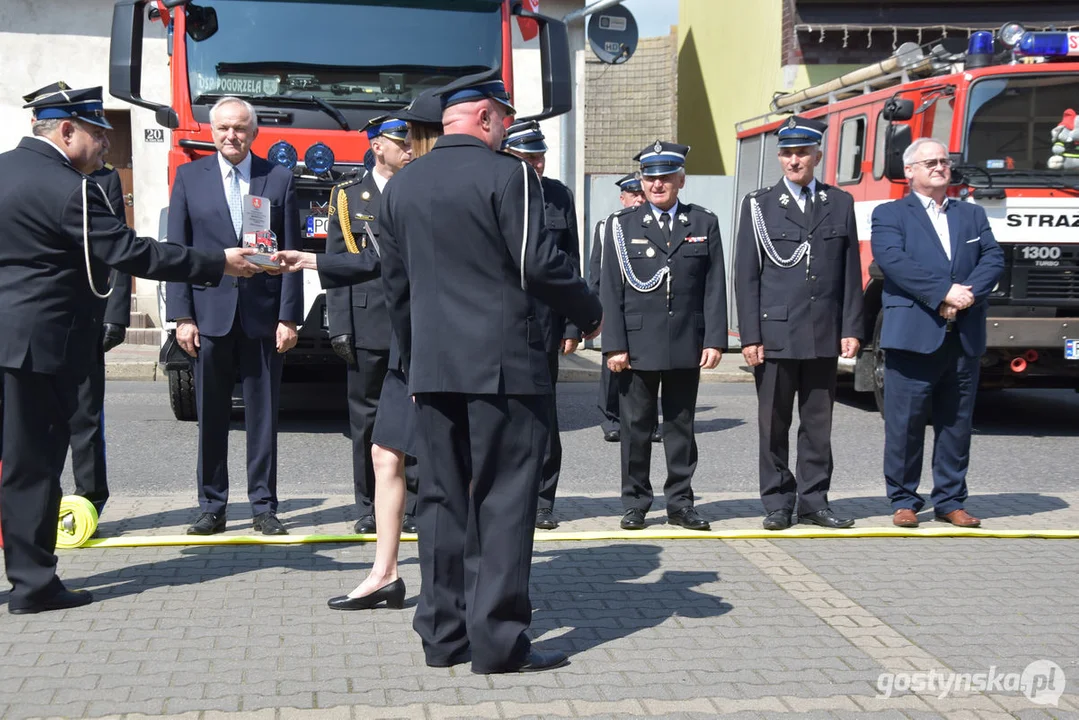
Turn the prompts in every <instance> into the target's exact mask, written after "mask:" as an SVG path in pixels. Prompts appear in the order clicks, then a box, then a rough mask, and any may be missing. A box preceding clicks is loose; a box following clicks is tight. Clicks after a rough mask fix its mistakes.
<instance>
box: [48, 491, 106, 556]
mask: <svg viewBox="0 0 1079 720" xmlns="http://www.w3.org/2000/svg"><path fill="white" fill-rule="evenodd" d="M96 531H97V508H95V507H94V505H93V503H91V502H90V501H89V500H87V499H86V498H84V497H79V496H78V495H65V496H64V497H63V498H61V500H60V518H59V520H58V521H57V523H56V547H58V548H64V549H70V548H77V547H82V546H84V545H86V543H87V541H89V540H90V538H91V537H93V535H94V533H95V532H96Z"/></svg>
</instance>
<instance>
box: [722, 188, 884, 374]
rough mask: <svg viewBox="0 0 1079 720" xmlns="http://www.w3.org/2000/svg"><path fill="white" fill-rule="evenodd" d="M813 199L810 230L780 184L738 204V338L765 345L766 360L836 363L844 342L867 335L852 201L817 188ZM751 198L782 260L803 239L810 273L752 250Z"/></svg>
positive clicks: (802, 265) (801, 266) (840, 193)
mask: <svg viewBox="0 0 1079 720" xmlns="http://www.w3.org/2000/svg"><path fill="white" fill-rule="evenodd" d="M816 193H817V194H816V197H815V199H814V203H815V205H816V210H815V211H814V218H813V222H812V223H811V224H810V223H807V222H806V217H805V214H804V213H803V212H802V210H800V209H799V208H798V202H797V201H796V199H795V198H794V197H793V196H791V194H790V191H789V190H788V189H787V184H786V183H785V182H783V180H780V181H779V183H778V184H777V185H775V186H774V187H771V188H764V189H761V190H756V191H754V192H752V193H750V194H748V195H747V196H746V197H745V198H743V199H742V213H741V217H740V220H739V222H738V238H737V241H736V243H735V259H734V270H735V272H734V289H735V298H736V301H737V304H738V332H739V335H740V336H741V340H742V345H743V346H745V345H755V344H757V343H761V344H763V345H764V357H765V358H766V359H780V360H783V359H786V360H809V359H812V358H824V357H838V356H839V353H840V342H839V341H840V340H841V339H842V338H858V339H859V340H862V339H864V337H865V328H864V320H863V316H862V266H861V260H860V258H859V254H858V253H859V251H858V224H857V220H856V219H855V215H854V198H853V197H851V196H850V194H849V193H846V192H843V191H842V190H840V189H838V188H834V187H832V186H831V185H825V184H824V183H822V182H817V185H816ZM784 197H786V201H785V202H783V201H782V198H784ZM752 198H755V199H756V200H757V203H758V204H759V205H760V208H761V214H762V216H763V217H764V224H765V226H766V227H767V228H768V236H769V237H770V238H771V240H772V244H773V245H774V246H775V249H776V252H777V254H778V255H779V256H780V257H781V258H784V259H786V258H789V257H790V256H791V255H793V254H794V252H795V250H796V249H797V248H798V246H799V245H801V244H802V242H803V241H805V240H808V241H809V256H810V260H809V272H808V274H807V272H806V260H805V259H804V258H803V259H802V261H801V262H800V263H798V264H797V265H795V266H794V267H792V268H781V267H779V266H778V265H776V264H775V263H774V262H772V261H771V260H769V259H768V256H767V255H766V254H765V253H764V251H763V249H760V248H758V246H757V239H756V236H755V235H754V232H753V222H752V219H751V218H750V209H749V208H750V205H749V201H750V199H752ZM758 250H760V252H758ZM762 263H763V265H762Z"/></svg>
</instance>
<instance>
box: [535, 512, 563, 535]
mask: <svg viewBox="0 0 1079 720" xmlns="http://www.w3.org/2000/svg"><path fill="white" fill-rule="evenodd" d="M557 527H558V521H557V520H555V519H554V512H552V511H551V508H540V509H539V510H537V511H536V529H537V530H554V529H555V528H557Z"/></svg>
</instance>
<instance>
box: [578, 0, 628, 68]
mask: <svg viewBox="0 0 1079 720" xmlns="http://www.w3.org/2000/svg"><path fill="white" fill-rule="evenodd" d="M588 43H589V44H590V45H591V46H592V52H594V53H595V54H596V57H598V58H599V59H600V61H601V62H605V63H607V64H608V65H618V64H620V63H624V62H625V61H626V60H629V59H630V58H631V57H632V56H633V53H634V52H635V51H636V50H637V21H636V20H634V19H633V14H632V13H631V12H630V11H629V10H627V9H626V8H625V7H623V6H622V5H614V6H612V7H609V8H607V9H606V10H600V11H599V12H595V13H592V15H590V16H589V18H588Z"/></svg>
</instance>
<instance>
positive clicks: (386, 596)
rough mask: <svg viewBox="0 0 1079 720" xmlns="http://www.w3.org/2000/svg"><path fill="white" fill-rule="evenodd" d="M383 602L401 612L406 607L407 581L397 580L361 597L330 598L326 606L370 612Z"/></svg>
mask: <svg viewBox="0 0 1079 720" xmlns="http://www.w3.org/2000/svg"><path fill="white" fill-rule="evenodd" d="M382 601H385V602H386V607H388V608H392V609H394V610H400V609H401V608H403V607H404V606H405V581H404V580H402V579H401V578H397V579H396V580H394V581H393V582H392V583H389V584H388V585H383V586H382V587H380V588H379V589H378V590H375V591H374V592H372V593H368V594H367V595H361V596H360V597H349V596H348V595H341V596H340V597H335V598H330V600H329V602H327V603H326V604H327V605H329V606H330V608H332V609H334V610H370V609H372V608H374V607H375V606H376V605H378V604H379V603H381V602H382Z"/></svg>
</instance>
